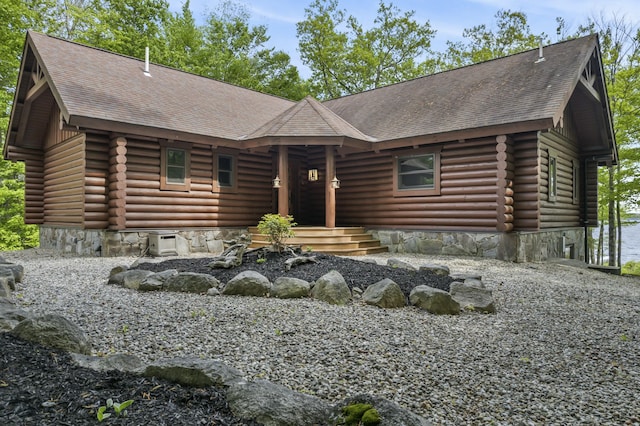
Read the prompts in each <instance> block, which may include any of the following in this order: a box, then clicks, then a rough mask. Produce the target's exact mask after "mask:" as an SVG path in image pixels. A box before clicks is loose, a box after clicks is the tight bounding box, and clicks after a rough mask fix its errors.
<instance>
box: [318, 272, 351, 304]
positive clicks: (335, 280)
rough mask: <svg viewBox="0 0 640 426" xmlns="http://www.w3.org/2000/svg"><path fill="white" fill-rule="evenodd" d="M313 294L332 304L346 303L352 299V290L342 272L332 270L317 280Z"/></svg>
mask: <svg viewBox="0 0 640 426" xmlns="http://www.w3.org/2000/svg"><path fill="white" fill-rule="evenodd" d="M311 296H312V297H313V298H314V299H318V300H322V301H323V302H327V303H330V304H332V305H346V304H347V303H348V302H349V300H351V290H349V286H348V285H347V282H346V281H345V280H344V277H343V276H342V275H341V274H340V272H338V271H336V270H332V271H329V272H328V273H326V274H324V275H323V276H322V277H320V278H319V279H318V280H317V281H316V282H315V285H314V286H313V289H312V290H311Z"/></svg>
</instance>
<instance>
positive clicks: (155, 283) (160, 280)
mask: <svg viewBox="0 0 640 426" xmlns="http://www.w3.org/2000/svg"><path fill="white" fill-rule="evenodd" d="M176 275H178V271H177V270H175V269H167V270H166V271H162V272H158V273H156V274H153V275H149V276H148V277H147V278H145V279H144V280H143V281H142V282H141V283H140V287H139V288H138V290H140V291H158V290H162V289H163V287H164V283H165V282H166V281H167V280H168V279H169V278H171V277H173V276H176Z"/></svg>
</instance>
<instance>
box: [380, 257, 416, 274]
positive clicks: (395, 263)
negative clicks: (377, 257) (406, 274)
mask: <svg viewBox="0 0 640 426" xmlns="http://www.w3.org/2000/svg"><path fill="white" fill-rule="evenodd" d="M387 266H389V267H391V268H394V269H395V268H402V269H406V270H408V271H417V270H418V269H417V268H416V267H415V266H413V265H412V264H410V263H409V262H405V261H403V260H400V259H396V258H391V259H388V260H387Z"/></svg>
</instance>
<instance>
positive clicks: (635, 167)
mask: <svg viewBox="0 0 640 426" xmlns="http://www.w3.org/2000/svg"><path fill="white" fill-rule="evenodd" d="M250 18H251V15H250V12H249V11H248V9H247V8H246V7H244V6H242V5H241V4H240V3H234V2H232V1H225V2H220V3H218V6H217V8H216V9H214V10H213V11H211V12H209V13H208V15H207V16H206V17H205V19H204V20H198V21H196V19H195V18H194V15H193V12H192V10H191V7H190V3H189V0H186V1H185V2H184V3H183V6H182V9H181V10H180V11H179V12H171V11H170V8H169V3H168V1H166V0H0V22H1V23H2V24H0V149H1V148H2V147H3V146H4V143H5V138H6V132H7V126H8V123H9V117H10V113H11V105H12V102H13V96H14V92H15V87H16V82H17V78H18V72H19V67H20V59H21V55H22V52H23V45H24V40H25V35H26V31H27V30H35V31H40V32H43V33H46V34H49V35H52V36H57V37H62V38H65V39H68V40H72V41H76V42H79V43H84V44H87V45H90V46H94V47H98V48H102V49H106V50H109V51H113V52H117V53H120V54H123V55H128V56H132V57H136V58H141V57H143V56H144V51H145V47H146V46H149V48H150V52H151V57H152V58H154V60H153V62H155V63H158V64H161V65H166V66H169V67H173V68H177V69H180V70H183V71H187V72H190V73H194V74H198V75H202V76H205V77H209V78H214V79H217V80H221V81H225V82H228V83H232V84H236V85H239V86H242V87H247V88H251V89H255V90H258V91H261V92H265V93H270V94H274V95H278V96H282V97H285V98H289V99H292V100H299V99H302V98H303V97H305V96H307V95H311V96H314V97H316V98H317V99H321V100H323V99H330V98H335V97H338V96H343V95H347V94H351V93H358V92H361V91H363V90H369V89H373V88H376V87H381V86H385V85H388V84H393V83H396V82H399V81H404V80H407V79H411V78H415V77H419V76H422V75H427V74H432V73H436V72H441V71H445V70H447V69H451V68H456V67H460V66H464V65H469V64H473V63H477V62H482V61H486V60H490V59H493V58H498V57H502V56H506V55H510V54H514V53H517V52H521V51H524V50H528V49H532V48H536V47H538V45H539V44H540V42H542V43H543V44H549V43H552V42H557V41H562V40H566V39H569V38H573V37H578V36H582V35H586V34H591V33H598V34H599V36H600V43H601V48H602V59H603V62H604V67H605V78H606V83H607V90H608V94H609V102H610V106H611V113H612V116H613V120H614V129H615V135H616V141H617V144H618V149H619V159H620V161H619V163H618V165H611V166H610V167H605V168H601V171H600V176H599V179H600V187H599V191H598V194H599V205H600V211H599V216H600V229H596V230H594V231H596V232H595V234H596V235H598V236H599V237H598V238H595V239H594V241H591V244H590V247H591V253H590V257H591V258H590V259H589V260H590V262H591V263H600V264H602V263H608V264H610V265H612V266H619V265H620V253H621V245H622V226H623V225H624V224H625V223H626V222H627V221H628V220H629V219H633V218H634V215H636V216H637V215H638V214H640V213H638V212H640V173H639V168H640V144H639V142H640V26H639V23H638V22H630V21H629V20H627V19H626V18H625V17H624V16H615V15H614V16H611V17H607V15H605V13H601V14H599V15H594V16H593V17H591V18H588V19H587V20H586V21H585V22H584V23H582V24H580V25H579V26H578V27H577V28H573V29H572V28H568V27H567V25H566V21H565V18H563V17H557V18H556V24H557V29H556V33H555V34H552V35H550V34H545V33H534V32H532V31H531V28H530V26H529V24H528V21H527V15H526V13H525V12H523V11H514V10H506V9H500V10H498V11H497V12H496V14H495V22H487V23H478V25H476V26H473V27H470V28H466V29H465V30H464V31H463V34H462V40H463V41H457V42H451V41H448V42H446V47H445V48H444V49H441V50H440V51H435V50H434V49H432V40H433V38H434V35H435V34H436V31H437V28H433V27H432V26H431V24H430V22H429V21H428V20H427V21H423V22H422V21H418V20H417V19H416V18H415V12H414V11H411V10H409V11H405V10H401V9H399V8H398V7H396V6H394V5H393V4H392V3H391V2H389V3H385V2H384V1H382V0H381V1H380V3H379V6H378V10H377V15H376V18H375V19H374V21H373V24H372V25H368V26H364V25H363V24H362V23H360V22H359V21H358V19H357V17H355V16H353V15H350V14H349V12H348V11H347V10H345V9H344V8H342V7H341V6H340V4H339V1H338V0H314V1H312V2H310V3H309V5H308V6H307V7H306V8H305V16H304V19H303V20H301V21H300V22H298V23H297V24H296V28H297V40H298V52H299V54H300V58H301V61H302V63H303V64H304V65H305V66H306V67H308V69H309V71H310V75H309V77H307V78H302V77H301V75H300V72H299V70H298V69H297V68H296V67H295V66H294V65H292V63H291V57H290V55H289V54H288V53H287V52H284V51H282V50H278V49H277V48H275V47H272V46H270V44H269V29H268V28H267V27H266V26H265V25H252V24H251V23H250ZM636 219H638V218H637V217H636ZM605 226H607V228H606V229H605ZM604 235H607V236H608V238H607V241H605V240H604V239H603V237H604ZM37 245H38V229H37V227H36V226H34V225H25V224H24V165H23V164H22V163H12V162H9V161H4V160H0V251H2V250H19V249H24V248H30V247H35V246H37ZM637 260H638V261H640V259H637ZM625 266H626V268H625V270H626V271H627V272H633V270H634V269H637V272H639V273H640V262H628V263H627V264H626V265H625Z"/></svg>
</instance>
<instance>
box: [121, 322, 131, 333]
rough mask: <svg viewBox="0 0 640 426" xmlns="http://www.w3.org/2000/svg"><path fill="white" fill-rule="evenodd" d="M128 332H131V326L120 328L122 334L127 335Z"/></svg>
mask: <svg viewBox="0 0 640 426" xmlns="http://www.w3.org/2000/svg"><path fill="white" fill-rule="evenodd" d="M128 332H129V325H128V324H124V325H123V326H122V327H120V333H122V334H127V333H128Z"/></svg>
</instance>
